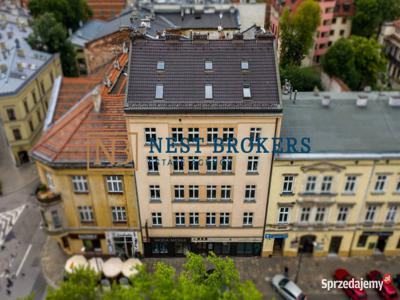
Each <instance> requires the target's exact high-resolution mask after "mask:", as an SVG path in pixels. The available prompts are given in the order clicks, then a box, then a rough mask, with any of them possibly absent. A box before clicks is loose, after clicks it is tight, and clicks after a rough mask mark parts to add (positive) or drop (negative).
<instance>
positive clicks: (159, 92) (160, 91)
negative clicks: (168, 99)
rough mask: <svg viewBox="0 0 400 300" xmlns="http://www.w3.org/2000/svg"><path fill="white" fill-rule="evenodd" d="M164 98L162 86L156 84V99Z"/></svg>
mask: <svg viewBox="0 0 400 300" xmlns="http://www.w3.org/2000/svg"><path fill="white" fill-rule="evenodd" d="M163 97H164V86H163V85H162V84H156V99H162V98H163Z"/></svg>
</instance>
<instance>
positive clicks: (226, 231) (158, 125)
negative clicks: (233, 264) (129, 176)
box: [125, 33, 282, 256]
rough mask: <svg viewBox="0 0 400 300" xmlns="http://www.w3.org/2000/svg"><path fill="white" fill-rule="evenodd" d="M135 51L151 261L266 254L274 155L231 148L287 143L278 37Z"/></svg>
mask: <svg viewBox="0 0 400 300" xmlns="http://www.w3.org/2000/svg"><path fill="white" fill-rule="evenodd" d="M131 44H132V45H131V47H132V49H131V54H130V64H129V80H128V89H127V98H126V104H125V114H126V118H127V130H128V134H129V140H130V143H131V146H132V147H131V148H132V152H133V158H134V161H135V174H136V175H135V178H136V184H137V187H138V189H137V193H138V201H139V209H140V219H141V225H142V235H143V244H144V253H145V255H148V256H181V255H184V254H185V252H186V251H188V250H190V251H193V252H196V253H206V252H208V251H213V252H215V253H216V254H221V255H260V254H261V250H262V243H263V235H264V224H265V214H266V207H267V199H268V189H269V180H270V172H271V167H272V155H271V154H270V153H263V152H261V153H257V151H256V150H255V148H254V149H253V150H252V151H250V152H247V153H245V152H243V151H242V150H240V149H238V151H233V150H231V151H228V145H229V141H230V140H234V139H235V138H236V139H237V141H239V142H238V143H240V141H241V140H243V139H244V138H249V139H251V140H255V139H257V138H258V137H269V138H271V137H275V136H279V129H280V122H281V111H282V106H281V101H280V89H279V80H278V74H277V66H276V59H275V50H274V39H273V37H271V36H270V35H259V36H257V38H256V39H253V40H243V38H241V37H240V36H236V37H235V38H234V39H230V40H208V39H207V38H204V36H194V38H193V39H192V40H187V39H180V38H179V37H176V36H169V35H167V36H166V37H164V38H159V39H151V38H148V37H146V36H144V35H141V34H139V33H134V34H133V38H132V43H131ZM216 140H219V141H220V145H223V146H224V149H223V150H221V149H220V148H219V149H220V150H218V151H216V149H215V148H214V147H215V144H216V143H215V141H216ZM168 141H169V142H170V143H169V142H168ZM155 142H156V143H155Z"/></svg>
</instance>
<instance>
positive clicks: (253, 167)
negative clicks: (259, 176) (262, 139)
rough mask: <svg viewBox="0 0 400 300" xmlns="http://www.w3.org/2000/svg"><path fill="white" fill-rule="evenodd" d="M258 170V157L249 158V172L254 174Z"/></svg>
mask: <svg viewBox="0 0 400 300" xmlns="http://www.w3.org/2000/svg"><path fill="white" fill-rule="evenodd" d="M257 169H258V156H249V157H248V159H247V172H249V173H254V172H257Z"/></svg>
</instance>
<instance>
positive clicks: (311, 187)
mask: <svg viewBox="0 0 400 300" xmlns="http://www.w3.org/2000/svg"><path fill="white" fill-rule="evenodd" d="M316 186H317V176H316V175H309V176H307V181H306V186H305V189H304V192H305V193H314V192H315V188H316Z"/></svg>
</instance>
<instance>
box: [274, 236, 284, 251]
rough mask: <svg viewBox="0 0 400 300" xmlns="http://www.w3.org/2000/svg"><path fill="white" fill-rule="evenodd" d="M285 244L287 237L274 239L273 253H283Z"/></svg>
mask: <svg viewBox="0 0 400 300" xmlns="http://www.w3.org/2000/svg"><path fill="white" fill-rule="evenodd" d="M284 246H285V239H283V238H276V239H274V248H273V250H272V251H273V252H272V253H273V255H282V254H283V248H284Z"/></svg>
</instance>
